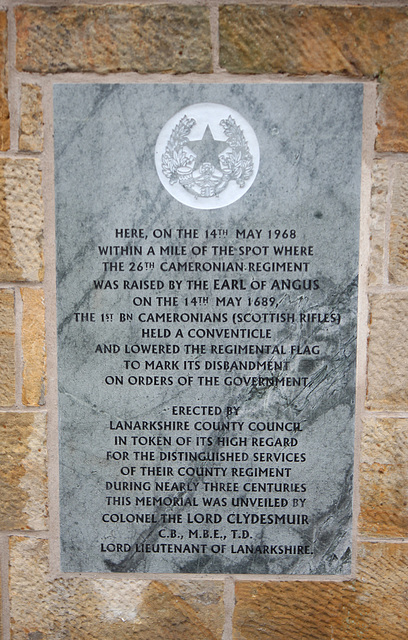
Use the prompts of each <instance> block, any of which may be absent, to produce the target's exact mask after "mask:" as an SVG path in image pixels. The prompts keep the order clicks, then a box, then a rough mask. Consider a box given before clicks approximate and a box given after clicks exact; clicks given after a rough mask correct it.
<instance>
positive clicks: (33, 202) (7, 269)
mask: <svg viewBox="0 0 408 640" xmlns="http://www.w3.org/2000/svg"><path fill="white" fill-rule="evenodd" d="M0 202H1V206H0V280H3V281H20V282H21V281H38V280H42V277H43V250H42V233H43V221H44V212H43V204H42V198H41V172H40V167H39V163H38V161H37V160H34V159H26V158H25V159H22V158H21V159H20V158H19V159H18V160H16V159H13V158H0Z"/></svg>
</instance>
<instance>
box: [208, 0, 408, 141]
mask: <svg viewBox="0 0 408 640" xmlns="http://www.w3.org/2000/svg"><path fill="white" fill-rule="evenodd" d="M407 46H408V9H406V8H398V7H307V6H263V5H256V6H244V5H230V6H228V5H227V6H224V7H221V8H220V64H221V66H222V67H224V68H225V69H227V71H230V72H232V73H289V74H295V75H306V74H329V73H330V74H335V75H341V76H350V77H354V78H362V77H367V78H379V81H380V85H379V96H380V101H379V107H378V126H379V133H378V137H377V142H376V146H377V149H378V150H379V151H387V150H388V151H405V152H406V151H408V121H407V118H406V104H407V101H408V59H407V57H406V50H407Z"/></svg>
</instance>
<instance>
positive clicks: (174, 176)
mask: <svg viewBox="0 0 408 640" xmlns="http://www.w3.org/2000/svg"><path fill="white" fill-rule="evenodd" d="M195 124H196V121H195V120H194V118H188V117H187V116H183V117H182V118H181V120H180V122H179V123H178V124H177V125H176V126H175V127H174V129H173V131H172V132H171V135H170V138H169V141H168V143H167V145H166V149H165V152H164V154H163V156H162V170H163V173H164V175H165V176H166V178H168V179H169V181H170V184H175V183H176V182H179V181H180V175H182V174H183V173H184V180H183V183H182V184H183V186H184V187H185V188H186V189H187V190H189V191H191V189H192V187H194V186H195V181H194V180H193V179H190V180H189V181H186V179H185V176H186V174H188V173H189V169H190V172H191V173H192V172H193V166H194V156H193V155H189V154H188V153H187V151H186V149H185V147H186V146H188V143H189V139H188V136H189V135H190V133H191V130H192V128H193V127H194V125H195ZM220 125H221V127H222V128H223V130H224V134H225V136H226V138H227V140H226V143H227V145H228V147H229V151H227V152H224V153H223V154H221V155H220V156H219V160H220V168H221V171H222V178H220V180H219V184H218V188H217V187H216V186H215V187H214V190H213V192H212V193H211V195H213V194H215V195H218V193H220V192H221V191H223V190H224V189H225V188H226V187H227V185H228V182H230V181H231V180H235V181H236V183H237V184H238V186H240V187H244V185H245V182H246V181H247V180H248V178H250V177H251V175H252V173H253V170H254V162H253V158H252V155H251V153H250V151H249V147H248V143H247V141H246V139H245V136H244V134H243V131H242V129H241V127H239V126H238V125H237V124H236V122H235V120H234V119H233V118H232V116H228V118H227V119H226V120H221V122H220ZM183 169H184V171H183Z"/></svg>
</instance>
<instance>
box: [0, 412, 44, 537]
mask: <svg viewBox="0 0 408 640" xmlns="http://www.w3.org/2000/svg"><path fill="white" fill-rule="evenodd" d="M0 429H1V440H0V460H1V462H0V493H1V502H0V529H3V530H7V529H36V530H38V529H44V528H45V525H46V519H47V496H48V494H47V469H46V458H47V453H46V446H47V445H46V420H45V414H43V413H39V412H38V413H0Z"/></svg>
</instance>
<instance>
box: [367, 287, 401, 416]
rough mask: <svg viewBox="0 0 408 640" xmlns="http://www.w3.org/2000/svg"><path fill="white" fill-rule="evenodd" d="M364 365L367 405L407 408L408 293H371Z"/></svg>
mask: <svg viewBox="0 0 408 640" xmlns="http://www.w3.org/2000/svg"><path fill="white" fill-rule="evenodd" d="M370 303H371V313H370V324H369V327H370V334H369V344H368V365H367V378H368V382H367V400H366V406H367V408H368V409H372V410H378V411H386V410H389V411H406V410H407V408H408V368H407V366H406V365H407V362H408V323H407V321H406V318H407V314H408V295H407V294H404V293H396V294H379V295H372V296H371V298H370Z"/></svg>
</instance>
